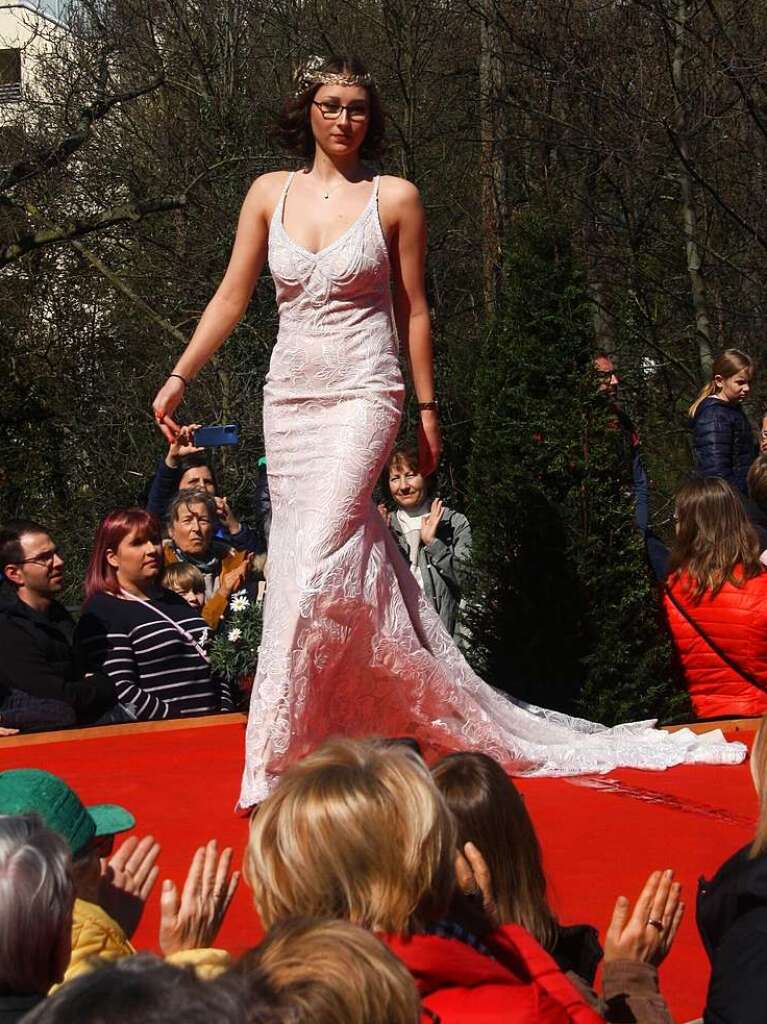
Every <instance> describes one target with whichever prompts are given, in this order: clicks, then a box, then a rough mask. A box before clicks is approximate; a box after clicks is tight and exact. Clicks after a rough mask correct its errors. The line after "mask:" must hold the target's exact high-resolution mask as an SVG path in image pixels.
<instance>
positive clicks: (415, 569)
mask: <svg viewBox="0 0 767 1024" xmlns="http://www.w3.org/2000/svg"><path fill="white" fill-rule="evenodd" d="M428 514H429V503H428V501H423V502H421V504H420V505H419V506H418V508H415V509H413V511H412V512H408V511H407V510H406V509H404V508H398V509H397V522H398V523H399V525H400V529H401V530H402V535H403V536H404V538H405V541H406V543H407V547H408V553H409V558H410V571H411V572H412V573H413V575H414V576H415V578H416V580H417V581H418V586H419V587H420V588H421V590H423V576H422V574H421V569H420V566H419V565H418V554H419V552H420V550H421V523H422V522H423V517H424V516H426V515H428Z"/></svg>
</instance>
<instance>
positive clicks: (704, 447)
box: [692, 398, 756, 494]
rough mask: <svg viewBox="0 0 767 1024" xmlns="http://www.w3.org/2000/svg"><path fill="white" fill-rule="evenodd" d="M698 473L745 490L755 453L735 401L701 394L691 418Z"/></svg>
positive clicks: (752, 435)
mask: <svg viewBox="0 0 767 1024" xmlns="http://www.w3.org/2000/svg"><path fill="white" fill-rule="evenodd" d="M692 434H693V448H694V450H695V470H696V472H697V474H698V476H720V477H722V478H723V479H724V480H726V481H727V482H728V483H730V484H732V486H733V487H736V488H737V489H738V490H739V491H741V493H743V494H747V493H748V489H747V487H746V475H747V474H748V470H749V468H750V466H751V463H752V462H753V461H754V458H755V456H756V446H755V444H754V434H753V431H752V430H751V424H750V423H749V422H748V420H747V419H746V414H745V413H744V412H743V409H742V408H741V407H740V406H739V405H733V404H731V403H730V402H723V401H722V400H721V399H719V398H704V399H703V401H702V402H701V403H700V405H699V406H698V408H697V411H696V413H695V417H694V418H693V421H692Z"/></svg>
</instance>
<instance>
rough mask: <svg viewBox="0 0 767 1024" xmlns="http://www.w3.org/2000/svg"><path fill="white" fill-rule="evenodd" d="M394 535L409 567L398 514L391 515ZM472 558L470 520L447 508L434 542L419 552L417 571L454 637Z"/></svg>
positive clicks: (407, 552) (427, 593) (429, 597)
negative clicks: (469, 563) (419, 571)
mask: <svg viewBox="0 0 767 1024" xmlns="http://www.w3.org/2000/svg"><path fill="white" fill-rule="evenodd" d="M391 531H392V533H393V534H394V537H395V539H396V541H397V543H398V544H399V546H400V549H401V550H402V553H403V555H404V556H405V558H406V559H407V561H408V565H409V564H410V552H409V550H408V545H407V538H406V537H405V535H404V533H403V532H402V526H401V525H400V522H399V520H398V519H397V512H396V510H395V511H394V512H392V514H391ZM470 554H471V527H470V526H469V521H468V519H467V518H466V516H462V515H461V513H460V512H453V511H452V509H449V508H445V510H444V511H443V513H442V518H441V519H440V521H439V526H438V527H437V535H436V536H435V538H434V540H433V541H432V542H431V544H429V545H428V546H426V545H423V544H422V545H421V547H420V549H419V551H418V568H419V569H420V570H421V578H422V579H423V592H424V594H425V595H426V597H427V598H428V599H429V601H430V602H431V603H432V605H434V608H435V609H436V611H437V614H438V615H439V617H440V619H442V622H443V624H444V626H445V629H446V630H447V631H448V633H450V635H451V636H455V635H456V633H457V632H458V627H459V623H458V611H459V608H460V602H461V589H462V587H463V584H464V583H465V580H466V570H467V568H468V562H469V556H470Z"/></svg>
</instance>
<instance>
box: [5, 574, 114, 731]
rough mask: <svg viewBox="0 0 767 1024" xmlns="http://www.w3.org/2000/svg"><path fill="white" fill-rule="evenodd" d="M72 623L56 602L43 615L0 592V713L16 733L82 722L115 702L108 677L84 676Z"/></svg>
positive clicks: (100, 674) (85, 722) (57, 727)
mask: <svg viewBox="0 0 767 1024" xmlns="http://www.w3.org/2000/svg"><path fill="white" fill-rule="evenodd" d="M74 630H75V624H74V620H73V619H72V616H71V615H70V614H69V612H68V611H67V610H66V608H64V606H63V605H60V604H59V603H58V602H57V601H53V602H52V603H51V606H50V608H49V609H48V613H47V614H46V613H43V612H37V611H35V610H34V609H33V608H30V607H29V605H27V604H24V602H23V601H20V600H19V598H18V597H17V595H16V593H15V592H14V591H10V590H9V588H7V587H3V588H2V592H1V593H0V650H2V652H3V654H2V659H0V717H1V718H2V723H3V725H7V726H10V727H11V728H18V729H21V731H22V732H39V731H41V730H46V729H61V728H66V727H67V726H70V725H74V724H76V723H77V722H79V723H81V724H84V725H87V724H89V723H91V722H93V721H95V720H96V719H98V718H99V717H100V716H101V715H102V714H103V713H104V712H105V711H107V710H108V709H109V708H111V707H113V706H114V704H115V703H116V701H117V695H116V693H115V688H114V684H113V683H112V681H111V679H110V678H109V676H108V675H106V674H105V673H103V672H96V673H94V674H93V675H92V676H89V677H88V678H87V679H86V678H84V670H83V668H82V666H81V664H80V663H79V662H78V659H77V657H76V655H75V651H74V647H73V637H74Z"/></svg>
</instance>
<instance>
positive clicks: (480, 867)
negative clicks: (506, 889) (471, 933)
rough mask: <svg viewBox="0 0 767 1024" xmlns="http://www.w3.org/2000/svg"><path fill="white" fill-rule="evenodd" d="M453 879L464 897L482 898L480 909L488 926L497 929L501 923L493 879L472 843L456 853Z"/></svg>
mask: <svg viewBox="0 0 767 1024" xmlns="http://www.w3.org/2000/svg"><path fill="white" fill-rule="evenodd" d="M455 877H456V881H457V882H458V888H459V889H460V890H461V892H462V893H463V894H464V896H477V895H481V896H482V909H483V910H484V912H485V917H486V918H487V921H488V924H490V925H491V927H493V928H497V927H498V926H499V925H500V924H501V921H500V914H499V913H498V906H497V904H496V902H495V892H494V891H493V879H492V877H491V875H490V868H489V867H488V866H487V861H486V860H485V858H484V857H483V856H482V854H481V853H480V851H479V850H478V849H477V847H476V846H475V845H474V843H466V845H465V846H464V848H463V850H462V851H461V850H457V851H456V854H455Z"/></svg>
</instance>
